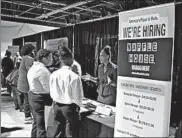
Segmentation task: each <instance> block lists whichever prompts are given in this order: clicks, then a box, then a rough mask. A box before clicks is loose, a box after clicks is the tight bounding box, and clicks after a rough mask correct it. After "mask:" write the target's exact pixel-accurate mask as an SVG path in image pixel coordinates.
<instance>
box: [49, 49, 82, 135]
mask: <svg viewBox="0 0 182 138" xmlns="http://www.w3.org/2000/svg"><path fill="white" fill-rule="evenodd" d="M59 56H60V61H61V68H60V69H59V70H57V71H55V72H54V73H53V74H52V75H51V77H50V83H49V84H50V88H51V90H50V94H51V97H52V99H53V101H54V102H53V109H54V129H53V130H52V132H51V133H52V136H51V137H58V138H62V137H65V136H66V137H78V130H79V127H78V124H79V115H78V114H79V106H80V105H81V104H82V99H83V88H82V82H81V78H80V77H79V76H78V75H77V74H76V73H74V72H73V71H72V70H71V65H72V64H73V56H72V53H71V51H70V50H69V49H68V48H67V47H64V46H63V47H61V48H60V49H59Z"/></svg>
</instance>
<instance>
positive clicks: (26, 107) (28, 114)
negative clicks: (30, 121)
mask: <svg viewBox="0 0 182 138" xmlns="http://www.w3.org/2000/svg"><path fill="white" fill-rule="evenodd" d="M23 98H24V99H23V100H24V103H23V106H24V113H25V118H28V117H31V109H30V105H29V100H28V98H29V97H28V93H23Z"/></svg>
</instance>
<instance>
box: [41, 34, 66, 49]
mask: <svg viewBox="0 0 182 138" xmlns="http://www.w3.org/2000/svg"><path fill="white" fill-rule="evenodd" d="M59 46H66V47H68V38H67V37H63V38H57V39H49V40H47V43H46V46H45V48H46V49H48V50H51V51H54V50H58V49H59Z"/></svg>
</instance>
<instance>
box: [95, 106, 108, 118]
mask: <svg viewBox="0 0 182 138" xmlns="http://www.w3.org/2000/svg"><path fill="white" fill-rule="evenodd" d="M95 112H97V113H99V114H103V115H106V116H110V114H111V109H110V108H107V107H105V106H97V108H96V110H95Z"/></svg>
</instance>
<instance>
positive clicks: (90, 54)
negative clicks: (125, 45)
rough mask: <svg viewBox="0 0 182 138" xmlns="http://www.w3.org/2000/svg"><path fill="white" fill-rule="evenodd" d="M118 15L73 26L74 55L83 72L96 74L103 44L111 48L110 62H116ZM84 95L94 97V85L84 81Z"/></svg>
mask: <svg viewBox="0 0 182 138" xmlns="http://www.w3.org/2000/svg"><path fill="white" fill-rule="evenodd" d="M118 22H119V21H118V17H114V18H110V19H104V20H100V21H94V22H89V23H84V24H77V25H75V27H74V42H75V47H74V56H75V59H76V60H77V61H78V62H79V63H80V64H81V67H82V72H83V74H86V73H89V74H91V75H92V76H97V70H98V65H99V64H100V63H99V53H100V51H101V49H102V48H103V47H104V46H105V45H109V46H111V48H112V62H114V63H115V64H117V51H118ZM83 85H84V92H85V96H86V97H88V98H91V99H96V97H97V93H96V87H97V86H96V85H94V84H91V83H89V84H88V83H84V82H83Z"/></svg>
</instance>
